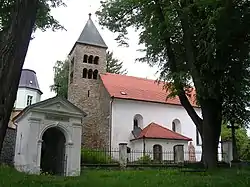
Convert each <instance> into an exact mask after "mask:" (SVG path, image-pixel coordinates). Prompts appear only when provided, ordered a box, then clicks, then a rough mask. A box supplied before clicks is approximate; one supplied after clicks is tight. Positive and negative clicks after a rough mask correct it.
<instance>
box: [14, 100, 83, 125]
mask: <svg viewBox="0 0 250 187" xmlns="http://www.w3.org/2000/svg"><path fill="white" fill-rule="evenodd" d="M56 102H64V103H67V104H68V105H69V106H71V107H72V108H74V109H75V110H76V111H78V112H79V113H80V114H82V116H84V117H86V116H87V114H86V113H85V112H84V111H82V110H81V109H80V108H78V107H77V106H75V105H74V104H73V103H71V102H70V101H69V100H67V99H65V98H64V97H60V96H55V97H51V98H49V99H46V100H43V101H40V102H37V103H34V104H32V105H29V106H27V107H26V108H24V109H23V110H22V111H21V112H20V113H18V114H17V115H16V116H15V117H14V118H13V119H12V121H13V122H15V121H17V120H18V119H20V118H22V116H24V115H25V114H27V113H28V112H29V111H30V110H32V109H34V108H38V107H41V106H45V105H50V104H52V103H56ZM61 113H62V114H63V112H61Z"/></svg>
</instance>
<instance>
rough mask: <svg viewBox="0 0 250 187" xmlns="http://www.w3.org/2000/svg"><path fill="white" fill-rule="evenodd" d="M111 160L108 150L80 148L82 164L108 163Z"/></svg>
mask: <svg viewBox="0 0 250 187" xmlns="http://www.w3.org/2000/svg"><path fill="white" fill-rule="evenodd" d="M111 162H112V159H111V157H110V156H109V155H108V152H105V151H102V150H96V149H86V148H83V149H82V150H81V163H84V164H109V163H111Z"/></svg>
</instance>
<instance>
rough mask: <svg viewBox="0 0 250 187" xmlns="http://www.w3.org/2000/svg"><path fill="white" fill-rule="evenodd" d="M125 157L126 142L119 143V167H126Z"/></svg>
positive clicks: (126, 155)
mask: <svg viewBox="0 0 250 187" xmlns="http://www.w3.org/2000/svg"><path fill="white" fill-rule="evenodd" d="M127 158H128V154H127V143H119V164H120V167H121V168H126V166H127Z"/></svg>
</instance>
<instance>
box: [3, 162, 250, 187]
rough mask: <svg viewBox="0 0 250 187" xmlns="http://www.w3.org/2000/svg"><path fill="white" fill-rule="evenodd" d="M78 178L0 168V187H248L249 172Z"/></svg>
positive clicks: (87, 173)
mask: <svg viewBox="0 0 250 187" xmlns="http://www.w3.org/2000/svg"><path fill="white" fill-rule="evenodd" d="M81 174H82V176H79V177H60V176H40V175H27V174H24V173H19V172H17V171H15V170H14V169H13V168H9V167H0V178H1V180H0V186H2V187H59V186H60V187H82V186H86V187H92V186H94V187H117V186H119V187H128V186H129V187H138V186H140V187H155V186H157V187H166V186H171V187H197V186H199V187H208V186H213V187H229V186H233V187H248V186H249V182H250V179H249V175H250V171H249V170H239V169H223V170H218V171H213V172H206V173H205V172H180V170H175V169H165V168H164V169H162V170H156V169H152V170H150V169H147V170H126V171H119V170H118V171H117V170H116V171H112V170H111V171H110V170H83V171H82V172H81Z"/></svg>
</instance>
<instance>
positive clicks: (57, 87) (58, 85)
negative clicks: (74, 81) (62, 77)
mask: <svg viewBox="0 0 250 187" xmlns="http://www.w3.org/2000/svg"><path fill="white" fill-rule="evenodd" d="M55 87H56V89H55V90H56V95H57V96H58V93H59V88H60V87H61V85H60V84H55Z"/></svg>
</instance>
